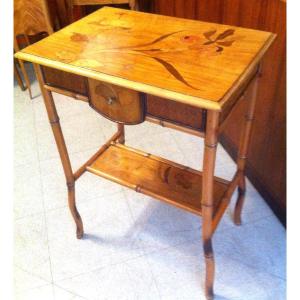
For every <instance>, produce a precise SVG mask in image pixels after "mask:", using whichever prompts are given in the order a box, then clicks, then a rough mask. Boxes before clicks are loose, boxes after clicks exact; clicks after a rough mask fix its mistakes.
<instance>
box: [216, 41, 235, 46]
mask: <svg viewBox="0 0 300 300" xmlns="http://www.w3.org/2000/svg"><path fill="white" fill-rule="evenodd" d="M233 42H234V41H224V42H217V44H218V45H221V46H225V47H229V46H231V45H232V43H233Z"/></svg>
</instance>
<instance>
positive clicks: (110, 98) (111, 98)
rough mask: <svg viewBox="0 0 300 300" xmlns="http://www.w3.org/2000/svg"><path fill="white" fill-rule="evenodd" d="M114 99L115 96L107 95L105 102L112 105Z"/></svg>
mask: <svg viewBox="0 0 300 300" xmlns="http://www.w3.org/2000/svg"><path fill="white" fill-rule="evenodd" d="M115 101H116V98H115V97H108V98H107V100H106V102H107V104H108V105H112V104H113V103H114V102H115Z"/></svg>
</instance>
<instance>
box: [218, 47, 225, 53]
mask: <svg viewBox="0 0 300 300" xmlns="http://www.w3.org/2000/svg"><path fill="white" fill-rule="evenodd" d="M223 49H224V48H223V47H219V46H217V50H216V52H222V51H223Z"/></svg>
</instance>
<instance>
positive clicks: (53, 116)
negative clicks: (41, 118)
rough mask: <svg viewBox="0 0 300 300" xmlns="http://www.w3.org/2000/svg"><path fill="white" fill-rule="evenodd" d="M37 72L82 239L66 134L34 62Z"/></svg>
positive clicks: (37, 66)
mask: <svg viewBox="0 0 300 300" xmlns="http://www.w3.org/2000/svg"><path fill="white" fill-rule="evenodd" d="M34 68H35V72H36V75H37V78H38V81H39V85H40V89H41V91H42V94H43V98H44V103H45V106H46V110H47V113H48V118H49V121H50V124H51V128H52V131H53V134H54V138H55V142H56V145H57V148H58V152H59V155H60V159H61V162H62V166H63V169H64V173H65V177H66V181H67V187H68V204H69V208H70V211H71V214H72V216H73V219H74V221H75V224H76V236H77V238H78V239H80V238H81V237H82V236H83V224H82V220H81V217H80V215H79V213H78V210H77V208H76V202H75V178H74V175H73V171H72V167H71V162H70V158H69V154H68V150H67V147H66V144H65V140H64V136H63V133H62V130H61V127H60V123H59V117H58V115H57V111H56V107H55V103H54V100H53V97H52V94H51V92H50V91H48V90H46V89H45V88H44V84H45V82H44V79H43V75H42V71H41V67H40V66H39V65H36V64H34Z"/></svg>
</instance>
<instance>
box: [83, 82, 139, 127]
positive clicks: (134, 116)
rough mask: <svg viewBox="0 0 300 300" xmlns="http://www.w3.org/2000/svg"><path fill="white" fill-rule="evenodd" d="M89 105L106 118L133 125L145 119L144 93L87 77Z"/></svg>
mask: <svg viewBox="0 0 300 300" xmlns="http://www.w3.org/2000/svg"><path fill="white" fill-rule="evenodd" d="M88 87H89V103H90V106H91V107H92V108H93V109H95V110H96V111H97V112H99V113H100V114H101V115H103V116H105V117H106V118H108V119H110V120H112V121H115V122H118V123H123V124H128V125H130V124H131V125H133V124H139V123H142V122H143V121H144V120H145V100H144V99H145V97H144V94H142V93H139V92H136V91H133V90H130V89H126V88H123V87H119V86H116V85H113V84H109V83H105V82H101V81H97V80H94V79H88Z"/></svg>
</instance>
